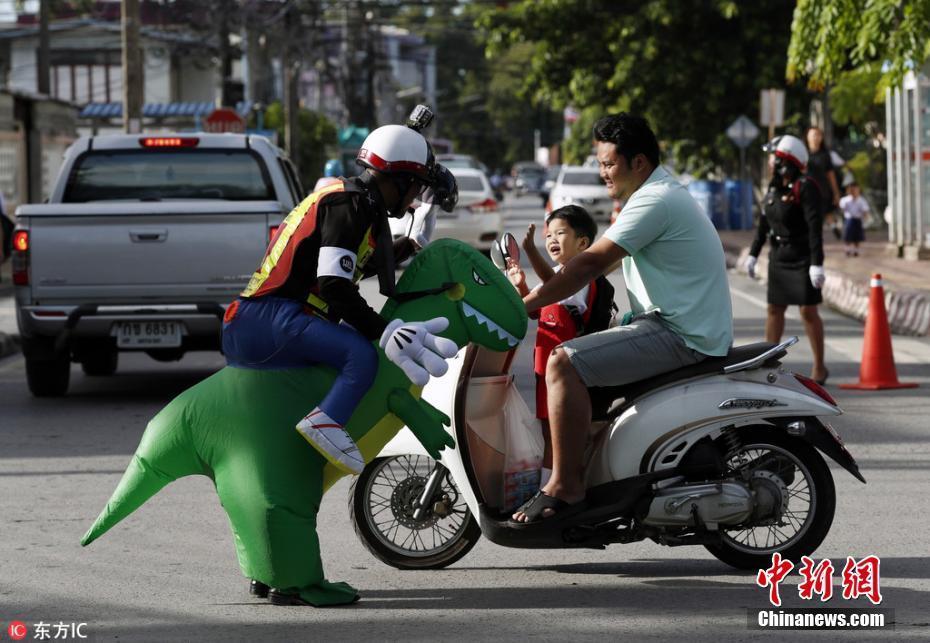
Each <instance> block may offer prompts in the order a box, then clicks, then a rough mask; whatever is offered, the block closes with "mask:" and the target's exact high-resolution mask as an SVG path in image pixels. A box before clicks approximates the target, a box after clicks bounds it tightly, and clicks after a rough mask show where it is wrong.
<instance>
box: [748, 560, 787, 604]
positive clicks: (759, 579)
mask: <svg viewBox="0 0 930 643" xmlns="http://www.w3.org/2000/svg"><path fill="white" fill-rule="evenodd" d="M792 569H794V563H792V562H791V561H790V560H783V559H782V557H781V554H779V553H778V552H775V553H774V554H772V566H771V567H769V568H768V569H760V570H759V574H758V575H757V576H756V585H758V586H759V587H768V588H769V601H770V602H771V603H772V605H774V606H775V607H780V606H781V596H780V595H779V594H778V584H779V583H781V582H782V581H783V580H784V579H785V576H787V575H788V574H790V573H791V570H792Z"/></svg>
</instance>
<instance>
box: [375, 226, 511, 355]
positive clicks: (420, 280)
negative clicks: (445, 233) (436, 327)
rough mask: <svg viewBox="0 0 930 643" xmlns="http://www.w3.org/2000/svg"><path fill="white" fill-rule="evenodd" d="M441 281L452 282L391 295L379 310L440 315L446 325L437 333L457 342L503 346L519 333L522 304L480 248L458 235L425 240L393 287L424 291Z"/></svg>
mask: <svg viewBox="0 0 930 643" xmlns="http://www.w3.org/2000/svg"><path fill="white" fill-rule="evenodd" d="M444 284H454V286H451V287H450V288H449V289H448V290H446V291H445V292H444V293H442V294H441V295H438V296H437V295H434V296H430V297H428V298H424V299H423V300H413V301H411V302H407V303H398V302H396V301H393V300H391V301H389V302H388V303H387V304H386V305H385V306H384V308H383V309H382V311H381V314H382V316H383V317H385V318H387V319H391V318H395V317H400V318H401V319H403V320H404V321H423V320H425V319H429V318H431V317H445V318H446V319H448V320H449V328H448V329H446V331H444V332H443V333H441V335H442V336H444V337H447V338H449V339H451V340H452V341H454V342H455V343H456V344H457V345H458V346H459V348H462V347H463V346H465V345H466V344H467V343H468V342H472V343H475V344H480V345H481V346H484V347H485V348H489V349H491V350H496V351H505V350H509V349H511V348H514V347H515V346H516V345H517V344H519V343H520V340H521V339H523V336H524V335H525V334H526V320H527V317H526V308H525V307H524V305H523V301H522V300H521V299H520V297H519V296H518V295H517V293H516V291H515V290H514V287H513V285H511V283H510V282H509V281H508V280H507V278H506V277H505V276H504V275H503V274H502V273H501V271H500V270H498V269H497V268H495V267H494V264H492V263H491V262H490V261H488V260H487V259H486V258H485V257H484V256H483V255H482V254H481V253H479V252H477V251H476V250H474V249H473V248H471V247H469V246H467V245H465V244H464V243H462V242H460V241H455V240H453V239H440V240H438V241H435V242H433V243H431V244H430V245H429V246H427V247H426V249H424V250H423V252H421V253H420V254H419V255H417V257H416V259H414V261H413V262H412V263H411V264H410V267H409V268H407V270H405V271H404V274H403V276H402V277H401V279H400V281H399V282H398V284H397V291H398V292H400V293H404V292H416V291H423V290H427V289H430V288H435V287H437V286H440V285H444Z"/></svg>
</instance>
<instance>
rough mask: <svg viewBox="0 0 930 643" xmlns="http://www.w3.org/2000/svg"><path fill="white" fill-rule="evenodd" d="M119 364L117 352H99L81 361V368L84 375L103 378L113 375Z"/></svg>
mask: <svg viewBox="0 0 930 643" xmlns="http://www.w3.org/2000/svg"><path fill="white" fill-rule="evenodd" d="M117 364H119V351H117V350H106V349H104V350H101V351H99V352H96V353H94V354H93V355H87V356H85V357H84V359H82V360H81V368H82V369H84V374H85V375H92V376H103V375H113V373H115V372H116V366H117Z"/></svg>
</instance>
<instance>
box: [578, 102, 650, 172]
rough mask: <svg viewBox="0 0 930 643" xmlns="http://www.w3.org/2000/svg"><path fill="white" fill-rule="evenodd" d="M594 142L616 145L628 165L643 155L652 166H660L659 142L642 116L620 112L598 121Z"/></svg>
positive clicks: (595, 125) (595, 126)
mask: <svg viewBox="0 0 930 643" xmlns="http://www.w3.org/2000/svg"><path fill="white" fill-rule="evenodd" d="M594 140H595V141H598V142H602V143H613V144H614V145H616V146H617V154H620V155H621V156H623V158H625V159H626V162H627V163H631V162H632V161H633V157H635V156H636V155H637V154H643V155H645V157H646V159H647V160H648V161H649V162H650V163H652V165H654V166H658V165H659V142H658V141H657V140H656V135H655V133H653V131H652V129H651V128H650V127H649V123H648V122H647V121H646V119H645V118H643V117H641V116H633V115H632V114H627V113H626V112H620V113H619V114H611V115H610V116H604V117H603V118H600V119H598V121H597V122H596V123H595V124H594Z"/></svg>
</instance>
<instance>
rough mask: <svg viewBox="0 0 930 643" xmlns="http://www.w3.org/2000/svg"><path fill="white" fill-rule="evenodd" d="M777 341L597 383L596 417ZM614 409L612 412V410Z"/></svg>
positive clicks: (592, 391) (593, 392) (594, 392)
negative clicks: (636, 376) (635, 377)
mask: <svg viewBox="0 0 930 643" xmlns="http://www.w3.org/2000/svg"><path fill="white" fill-rule="evenodd" d="M775 346H776V344H771V343H769V342H758V343H756V344H747V345H745V346H737V347H734V348H731V349H730V352H729V353H727V355H726V356H725V357H708V358H707V359H705V360H703V361H701V362H698V363H697V364H693V365H691V366H685V367H684V368H679V369H677V370H674V371H669V372H668V373H662V374H661V375H656V376H654V377H650V378H648V379H644V380H639V381H637V382H630V383H628V384H622V385H620V386H603V387H602V386H596V387H591V388H589V389H588V392H589V393H590V394H591V410H592V417H593V419H594V420H605V419H608V418H609V417H610V416H613V415H615V414H616V411H619V410H620V409H621V408H623V407H625V406H626V405H627V404H629V403H630V402H632V401H633V400H635V399H636V398H638V397H641V396H642V395H645V394H646V393H648V392H650V391H654V390H655V389H658V388H661V387H663V386H666V385H667V384H672V383H674V382H678V381H683V380H688V379H692V378H695V377H701V376H703V375H718V374H722V373H723V369H725V368H726V367H728V366H732V365H734V364H739V363H741V362H745V361H748V360H751V359H753V358H755V357H758V356H759V355H762V354H763V353H764V352H766V351H768V350H771V349H772V348H774V347H775ZM782 355H784V352H782V353H781V354H779V355H775V356H773V357H772V359H778V358H779V357H781V356H782ZM621 398H622V399H623V404H622V405H621V406H619V407H615V408H612V406H614V402H616V401H617V400H619V399H621ZM610 411H613V412H610Z"/></svg>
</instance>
